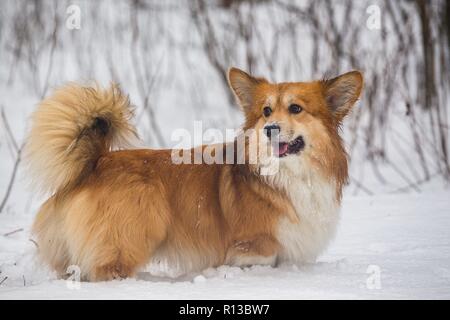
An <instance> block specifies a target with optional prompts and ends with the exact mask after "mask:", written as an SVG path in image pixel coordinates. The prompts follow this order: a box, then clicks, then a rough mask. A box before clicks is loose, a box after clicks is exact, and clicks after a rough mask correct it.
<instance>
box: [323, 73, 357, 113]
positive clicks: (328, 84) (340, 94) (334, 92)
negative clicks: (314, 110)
mask: <svg viewBox="0 0 450 320" xmlns="http://www.w3.org/2000/svg"><path fill="white" fill-rule="evenodd" d="M321 85H322V90H323V95H324V97H325V101H326V102H327V105H328V107H329V108H330V110H331V111H332V112H333V114H334V115H335V117H336V119H337V120H338V121H341V120H342V119H343V118H344V117H345V116H346V115H347V114H348V113H349V111H350V109H351V108H352V107H353V105H354V104H355V102H356V101H357V100H358V98H359V96H360V94H361V90H362V87H363V76H362V74H361V72H359V71H352V72H348V73H345V74H343V75H340V76H339V77H336V78H334V79H329V80H323V81H322V82H321Z"/></svg>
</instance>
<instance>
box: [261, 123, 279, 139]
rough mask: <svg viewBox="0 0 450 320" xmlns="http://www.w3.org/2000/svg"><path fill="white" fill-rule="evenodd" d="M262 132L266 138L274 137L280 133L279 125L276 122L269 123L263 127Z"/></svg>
mask: <svg viewBox="0 0 450 320" xmlns="http://www.w3.org/2000/svg"><path fill="white" fill-rule="evenodd" d="M264 133H265V134H266V136H267V137H268V138H272V137H276V136H277V135H279V134H280V126H279V125H277V124H271V125H268V126H265V127H264Z"/></svg>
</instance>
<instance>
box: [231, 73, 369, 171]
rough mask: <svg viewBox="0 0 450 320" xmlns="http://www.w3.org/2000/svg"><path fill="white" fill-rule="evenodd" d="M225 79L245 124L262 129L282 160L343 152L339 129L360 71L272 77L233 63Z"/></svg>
mask: <svg viewBox="0 0 450 320" xmlns="http://www.w3.org/2000/svg"><path fill="white" fill-rule="evenodd" d="M228 80H229V84H230V87H231V89H232V90H233V92H234V94H235V96H236V98H237V100H238V102H239V104H240V106H241V107H242V109H243V111H244V113H245V125H244V130H248V129H256V130H258V131H260V132H263V133H264V134H263V135H264V136H265V139H266V141H267V142H268V143H270V144H271V145H272V147H275V148H273V150H274V153H275V156H276V157H278V158H280V159H281V162H283V161H286V162H292V161H294V160H295V159H298V158H299V157H300V158H308V160H309V162H311V164H313V165H314V163H315V164H316V165H326V164H330V163H332V162H333V161H339V159H335V158H336V157H344V158H345V152H344V149H343V148H342V143H341V140H340V138H339V134H338V133H339V132H338V131H339V130H338V129H339V126H340V124H341V122H342V120H343V118H344V117H345V116H346V115H347V114H348V113H349V111H350V110H351V108H352V107H353V105H354V104H355V102H356V101H357V100H358V98H359V96H360V94H361V90H362V86H363V77H362V74H361V73H360V72H358V71H352V72H349V73H346V74H343V75H341V76H339V77H336V78H333V79H329V80H321V81H313V82H285V83H270V82H268V81H267V80H266V79H263V78H256V77H253V76H251V75H249V74H247V73H245V72H244V71H242V70H239V69H236V68H231V69H230V70H229V74H228Z"/></svg>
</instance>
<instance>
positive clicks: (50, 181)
mask: <svg viewBox="0 0 450 320" xmlns="http://www.w3.org/2000/svg"><path fill="white" fill-rule="evenodd" d="M228 79H229V84H230V87H231V89H232V91H233V92H234V94H235V96H236V98H237V101H238V103H239V104H240V106H241V107H242V110H243V112H244V113H245V124H244V126H243V129H244V131H245V130H248V129H256V130H260V131H262V132H263V133H264V134H263V136H264V139H265V143H267V144H268V145H270V146H271V147H274V150H276V151H275V152H273V153H272V154H270V155H269V156H270V157H271V158H273V159H276V160H277V161H278V163H279V168H278V171H277V172H276V173H274V174H271V175H262V174H261V173H260V170H259V169H260V168H259V166H260V162H258V161H257V162H256V163H248V161H244V163H225V164H216V163H213V164H205V163H202V164H175V163H174V162H173V159H172V152H171V150H151V149H141V150H139V149H128V150H127V149H124V148H127V147H128V146H129V145H130V141H132V139H133V138H135V137H136V136H137V135H136V129H135V128H134V127H133V125H131V124H130V120H131V118H132V116H133V110H132V107H131V106H130V102H129V99H128V97H127V96H125V95H124V94H123V93H122V92H121V91H120V89H119V88H118V87H117V86H116V85H113V86H111V88H109V89H101V88H98V87H96V88H93V87H83V86H81V85H77V84H69V85H67V86H65V87H62V88H60V89H58V90H56V91H55V92H54V93H53V95H51V96H50V97H48V98H47V99H45V100H43V101H42V102H41V103H40V105H39V106H38V108H37V110H36V111H35V112H34V114H33V117H32V128H31V132H30V134H29V136H28V139H27V142H26V149H25V160H26V163H27V165H28V167H29V169H30V172H31V174H32V178H33V182H34V183H35V185H36V187H37V188H38V189H39V191H42V192H46V193H49V194H51V197H50V198H49V199H48V200H47V201H46V202H45V203H44V204H43V205H42V207H41V208H40V211H39V213H38V215H37V217H36V220H35V222H34V225H33V234H34V235H35V236H36V238H37V243H38V246H39V255H40V257H41V258H42V259H43V261H44V262H46V263H47V264H48V265H49V266H50V267H51V268H52V269H54V270H56V271H57V273H58V274H59V275H60V276H61V277H64V275H65V274H66V269H67V268H68V266H70V265H77V266H79V268H80V270H81V274H82V279H83V280H86V281H103V280H110V279H115V278H125V277H132V276H134V275H135V274H136V272H137V271H138V270H140V268H142V267H143V266H145V265H146V264H148V263H149V262H151V261H155V259H157V260H164V261H166V262H167V263H168V264H169V265H171V266H173V267H174V268H177V269H178V270H181V272H182V273H188V272H193V271H200V270H202V269H204V268H208V267H215V266H220V265H222V264H229V265H235V266H247V265H254V264H264V265H276V264H277V263H279V262H292V263H304V262H312V261H314V260H315V259H316V257H317V256H318V255H319V254H320V253H321V252H322V251H323V250H324V249H325V247H326V246H327V244H328V243H329V242H330V239H332V237H333V235H334V233H335V230H336V226H337V223H338V219H339V207H340V202H341V198H342V188H343V186H344V185H345V184H346V182H347V178H348V173H347V156H346V152H345V149H344V147H343V142H342V140H341V138H340V136H339V129H340V125H341V122H342V120H343V118H344V117H345V116H346V115H347V114H348V113H349V111H350V110H351V108H352V106H353V105H354V104H355V102H356V101H357V100H358V98H359V96H360V94H361V90H362V86H363V77H362V75H361V73H360V72H358V71H353V72H349V73H346V74H344V75H341V76H339V77H336V78H334V79H328V80H321V81H314V82H296V83H270V82H268V81H267V80H265V79H263V78H256V77H253V76H251V75H249V74H247V73H245V72H244V71H241V70H239V69H236V68H231V69H230V70H229V74H228ZM226 146H227V144H223V148H225V147H226ZM203 148H205V146H203V147H201V148H200V149H203ZM197 149H198V148H197ZM246 159H247V158H246Z"/></svg>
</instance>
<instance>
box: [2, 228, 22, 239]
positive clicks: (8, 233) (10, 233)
mask: <svg viewBox="0 0 450 320" xmlns="http://www.w3.org/2000/svg"><path fill="white" fill-rule="evenodd" d="M21 231H23V228H20V229H17V230H14V231H10V232H7V233H5V234H3V236H5V237H8V236H10V235H12V234H14V233H17V232H21Z"/></svg>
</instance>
